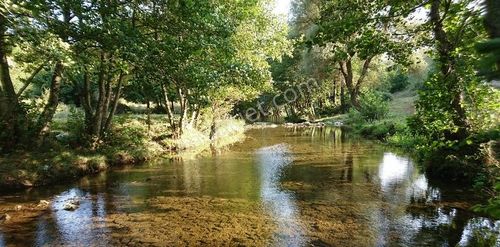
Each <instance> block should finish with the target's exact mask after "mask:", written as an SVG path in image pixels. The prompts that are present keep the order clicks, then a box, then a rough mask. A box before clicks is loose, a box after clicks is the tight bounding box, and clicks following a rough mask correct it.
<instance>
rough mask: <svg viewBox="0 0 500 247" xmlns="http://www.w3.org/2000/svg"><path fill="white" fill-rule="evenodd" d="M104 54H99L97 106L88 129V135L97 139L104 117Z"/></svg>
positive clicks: (99, 135)
mask: <svg viewBox="0 0 500 247" xmlns="http://www.w3.org/2000/svg"><path fill="white" fill-rule="evenodd" d="M105 63H106V61H105V54H104V53H102V54H101V68H100V71H99V78H98V87H99V96H98V99H97V105H96V107H95V113H94V116H93V118H92V123H91V124H92V125H91V128H90V133H89V134H90V135H91V136H93V137H96V138H97V139H99V138H100V137H101V129H102V118H103V115H104V104H105V100H106V84H105V76H106V65H105Z"/></svg>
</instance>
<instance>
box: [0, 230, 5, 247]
mask: <svg viewBox="0 0 500 247" xmlns="http://www.w3.org/2000/svg"><path fill="white" fill-rule="evenodd" d="M0 246H5V240H4V237H3V232H1V231H0Z"/></svg>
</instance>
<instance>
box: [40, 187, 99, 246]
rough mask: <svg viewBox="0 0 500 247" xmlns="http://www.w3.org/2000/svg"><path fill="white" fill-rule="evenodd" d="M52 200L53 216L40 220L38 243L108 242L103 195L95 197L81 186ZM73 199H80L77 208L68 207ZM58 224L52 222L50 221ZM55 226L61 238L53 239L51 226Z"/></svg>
mask: <svg viewBox="0 0 500 247" xmlns="http://www.w3.org/2000/svg"><path fill="white" fill-rule="evenodd" d="M56 198H57V199H56V200H54V201H53V203H52V217H51V218H49V219H47V218H46V217H40V218H39V221H38V222H37V229H38V230H37V235H36V242H37V244H38V245H40V246H43V245H46V244H50V243H51V241H57V242H58V243H60V244H62V245H71V246H75V245H94V246H95V245H106V243H107V239H106V237H104V236H106V233H108V231H107V230H106V227H105V224H104V221H105V217H106V208H105V200H104V198H103V195H102V194H98V195H96V196H92V195H91V194H89V193H86V192H84V191H82V190H80V189H71V190H69V191H66V192H63V193H62V194H60V195H59V196H56ZM69 200H77V201H78V202H79V207H78V209H76V210H75V211H66V210H64V209H63V208H64V204H65V203H67V202H68V201H69ZM52 220H53V221H54V224H50V221H52ZM50 225H53V226H54V227H55V228H56V229H55V230H56V231H57V232H58V234H57V235H56V237H57V239H50V234H48V233H49V232H48V229H50ZM97 236H98V237H97Z"/></svg>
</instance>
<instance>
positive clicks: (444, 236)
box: [0, 128, 500, 246]
mask: <svg viewBox="0 0 500 247" xmlns="http://www.w3.org/2000/svg"><path fill="white" fill-rule="evenodd" d="M248 136H249V138H248V139H247V140H246V141H245V142H244V143H241V144H238V145H235V146H233V147H232V148H231V151H229V152H224V153H221V154H218V155H217V156H214V157H203V158H199V159H196V160H184V161H183V160H177V161H173V162H161V163H158V164H151V165H150V166H143V167H134V168H129V169H124V170H120V171H115V172H110V173H108V174H102V175H101V176H98V177H92V178H86V179H83V180H82V181H80V182H79V183H76V184H74V185H73V186H62V187H59V188H58V189H52V190H51V189H50V188H49V189H33V190H31V191H30V192H26V193H25V194H22V193H19V194H16V195H14V196H13V195H8V196H4V197H2V198H0V206H1V205H2V204H4V202H5V203H10V204H12V205H13V206H15V204H16V203H18V202H19V203H20V202H28V203H31V204H33V203H35V204H36V203H38V201H39V200H41V199H43V200H46V199H48V200H50V199H49V198H52V206H51V210H50V212H47V213H45V214H43V215H40V216H38V217H36V218H34V219H33V220H30V221H29V222H27V223H23V224H19V225H14V224H13V225H11V226H9V225H6V226H5V227H4V228H2V229H1V230H0V246H4V245H15V244H18V245H19V244H22V245H39V246H43V245H47V246H50V245H71V246H75V245H77V246H89V245H90V246H95V245H99V246H101V245H107V244H110V243H111V244H113V243H116V242H114V241H116V239H115V238H116V235H117V233H118V230H117V229H116V228H113V226H111V224H112V223H110V222H112V221H109V219H110V218H113V216H114V217H115V219H116V217H117V216H116V215H117V214H125V215H129V214H139V215H141V216H143V217H144V218H143V219H144V220H147V221H148V222H151V225H150V226H151V228H152V230H151V232H153V233H158V234H163V235H165V234H168V232H170V230H165V229H167V228H163V229H161V228H162V227H160V226H162V224H164V223H165V221H163V220H158V219H159V217H158V216H159V215H160V214H163V217H164V219H168V220H171V221H170V222H174V221H176V220H177V221H180V224H181V225H182V224H183V223H184V221H185V218H182V217H181V216H182V214H180V213H179V212H178V211H177V210H179V209H177V208H174V207H169V205H166V206H165V208H164V209H163V210H159V208H160V207H158V205H156V206H155V205H152V204H151V202H148V200H150V199H154V198H157V197H163V199H165V200H166V201H168V202H170V201H175V202H177V203H181V204H182V203H183V201H184V200H187V201H190V202H193V201H196V202H197V203H199V204H195V205H191V204H190V205H189V206H190V209H189V210H190V212H189V213H192V212H195V214H197V213H199V212H202V211H203V210H201V211H198V210H199V209H203V205H205V204H203V202H204V201H205V200H212V199H215V200H218V199H220V200H218V201H219V202H224V203H225V202H226V200H227V201H231V200H236V201H238V202H243V203H249V205H252V206H251V207H250V206H248V208H252V209H254V207H253V205H260V203H261V202H262V205H263V207H264V209H265V213H262V211H261V210H260V208H258V206H256V207H257V208H258V210H255V211H254V212H253V214H255V215H252V217H255V218H259V217H266V216H269V215H270V216H272V219H273V222H272V221H271V220H269V222H271V223H274V224H272V226H270V227H269V228H265V229H269V232H268V233H269V234H271V233H275V235H274V236H273V237H274V239H275V240H276V242H275V244H276V245H279V246H280V245H283V246H304V245H311V244H312V243H313V244H314V243H317V244H318V245H320V244H321V243H327V245H333V246H353V245H356V244H357V246H367V245H368V246H372V245H378V246H391V245H394V246H415V245H416V246H455V245H458V246H478V245H479V246H495V245H497V246H500V243H499V242H498V240H497V239H498V236H499V232H500V222H495V221H493V220H490V219H486V218H480V217H478V216H477V215H475V214H473V213H472V212H470V210H468V206H462V205H460V204H461V203H462V204H467V203H469V202H470V198H469V197H467V192H464V191H461V190H458V189H462V188H447V187H444V186H439V187H438V186H434V185H432V184H430V182H429V180H428V179H427V178H426V176H425V175H424V174H421V173H420V172H419V170H418V169H417V168H416V165H415V164H413V162H412V160H411V159H410V158H408V157H404V156H401V155H396V154H394V153H391V152H390V151H389V150H388V149H386V148H385V147H384V146H381V145H376V144H374V143H370V142H367V141H365V140H357V139H351V138H348V136H347V135H346V134H345V132H342V130H341V129H339V128H289V129H286V128H275V129H259V130H251V131H249V133H248ZM280 143H286V144H280ZM292 159H293V160H292ZM68 187H70V188H72V189H69V190H68ZM284 188H286V189H284ZM62 191H65V192H64V193H62ZM450 191H451V192H452V193H450ZM72 198H79V200H80V208H79V209H77V210H76V211H74V212H69V211H65V210H62V207H63V205H64V203H65V202H66V201H67V200H69V199H72ZM193 198H194V199H195V200H190V199H193ZM196 198H198V199H199V200H198V199H196ZM200 198H202V199H200ZM16 200H17V201H16ZM153 201H154V200H153ZM224 203H221V205H223V204H224ZM469 204H471V205H473V203H469ZM161 205H163V204H161ZM207 205H211V204H207ZM457 205H458V206H457ZM13 206H12V207H10V206H9V207H10V208H13ZM205 206H206V205H205ZM208 208H209V209H210V210H213V209H214V207H208ZM242 208H244V209H242V210H239V211H237V210H235V211H231V210H229V211H227V210H226V211H223V212H218V213H223V215H226V216H227V217H228V219H233V218H235V217H238V215H240V216H241V215H243V216H245V214H247V213H248V211H249V210H248V208H245V207H242ZM204 210H205V211H203V212H205V213H207V212H208V211H209V210H208V209H207V208H204ZM212 213H213V212H208V215H211V214H212ZM216 213H217V212H216ZM186 214H187V213H186ZM188 215H189V214H188ZM205 216H206V215H205ZM106 218H108V223H106V221H105V219H106ZM255 218H251V217H249V218H248V219H255ZM126 219H129V218H126ZM200 219H201V218H200ZM194 221H196V220H194ZM200 222H201V223H200ZM195 223H196V224H198V227H200V229H201V228H203V229H205V228H206V229H208V230H207V231H206V232H205V233H207V234H208V233H209V234H212V233H214V232H216V231H217V229H215V230H213V232H210V231H211V230H210V229H212V227H213V226H214V224H210V225H208V224H209V223H207V225H203V224H204V223H202V221H199V222H195ZM261 223H262V222H261ZM262 224H264V223H262ZM266 224H267V223H266ZM130 225H131V228H134V229H138V228H140V227H141V225H140V223H137V222H135V221H133V222H130ZM174 225H175V224H174ZM275 225H276V226H277V227H278V229H277V230H276V231H275V229H274V226H275ZM2 227H3V226H2ZM219 227H220V226H219ZM155 228H158V232H155V231H156V229H155ZM220 228H221V229H222V227H220ZM160 229H161V230H163V232H162V231H160ZM253 229H254V230H253V232H254V233H253V234H256V233H255V232H259V231H260V228H259V229H257V228H253ZM185 231H189V229H188V230H185ZM165 232H167V233H165ZM242 232H252V231H246V229H242ZM346 232H347V233H346ZM250 234H252V233H250ZM229 235H230V234H229ZM261 235H262V234H261ZM221 236H222V235H221ZM267 236H268V235H266V239H267ZM363 236H368V237H366V238H368V240H366V239H363V238H364V237H363ZM479 236H481V237H482V238H483V239H482V240H480V238H479ZM139 237H140V236H139ZM233 237H234V236H229V238H230V239H231V238H233ZM236 237H240V236H236ZM260 237H262V236H260ZM256 238H257V237H256V235H252V236H248V239H256ZM479 241H487V242H486V244H482V245H481V244H478V243H479ZM221 242H223V240H221ZM351 242H352V243H351ZM224 243H228V242H224ZM349 243H351V244H349ZM483 243H485V242H483ZM248 245H252V244H248ZM254 245H255V244H254Z"/></svg>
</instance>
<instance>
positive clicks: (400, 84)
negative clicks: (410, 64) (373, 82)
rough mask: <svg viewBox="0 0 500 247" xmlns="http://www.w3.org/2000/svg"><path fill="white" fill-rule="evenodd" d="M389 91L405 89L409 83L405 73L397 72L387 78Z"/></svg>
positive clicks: (395, 91)
mask: <svg viewBox="0 0 500 247" xmlns="http://www.w3.org/2000/svg"><path fill="white" fill-rule="evenodd" d="M389 85H390V88H389V91H390V92H391V93H397V92H401V91H403V90H405V89H406V88H407V87H408V86H409V85H410V79H409V78H408V76H407V75H405V74H403V73H401V72H398V73H397V74H396V75H393V76H391V77H390V78H389Z"/></svg>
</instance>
